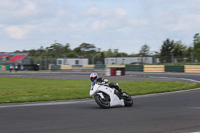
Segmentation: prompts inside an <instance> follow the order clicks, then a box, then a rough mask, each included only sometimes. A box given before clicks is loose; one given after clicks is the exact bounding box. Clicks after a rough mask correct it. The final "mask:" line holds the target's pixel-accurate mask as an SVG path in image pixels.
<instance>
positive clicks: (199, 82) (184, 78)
mask: <svg viewBox="0 0 200 133" xmlns="http://www.w3.org/2000/svg"><path fill="white" fill-rule="evenodd" d="M179 79H182V80H188V81H192V82H197V83H200V81H198V80H193V79H187V78H179Z"/></svg>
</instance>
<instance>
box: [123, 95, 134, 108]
mask: <svg viewBox="0 0 200 133" xmlns="http://www.w3.org/2000/svg"><path fill="white" fill-rule="evenodd" d="M122 99H124V104H125V106H126V107H130V106H132V105H133V99H132V97H131V96H130V95H128V94H127V93H126V92H123V94H122Z"/></svg>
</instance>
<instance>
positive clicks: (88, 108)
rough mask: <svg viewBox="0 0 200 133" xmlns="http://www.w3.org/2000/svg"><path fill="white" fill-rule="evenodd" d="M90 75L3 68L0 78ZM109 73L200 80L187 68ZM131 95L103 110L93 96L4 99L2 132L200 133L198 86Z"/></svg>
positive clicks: (130, 77) (0, 113) (131, 77)
mask: <svg viewBox="0 0 200 133" xmlns="http://www.w3.org/2000/svg"><path fill="white" fill-rule="evenodd" d="M88 75H89V73H81V72H76V73H48V72H38V73H32V72H18V73H8V72H3V73H0V77H24V78H58V79H59V78H62V79H66V78H69V77H70V79H85V80H87V79H88ZM100 75H102V76H104V75H103V73H100ZM108 78H109V79H110V80H159V81H160V80H164V81H165V80H167V81H185V82H199V74H183V73H127V75H126V76H120V77H108ZM183 78H184V79H183ZM133 99H134V106H132V107H115V108H111V109H101V108H100V107H98V105H97V104H96V103H95V102H94V100H93V99H86V100H75V101H70V100H68V101H57V102H56V101H55V102H38V103H22V104H1V105H0V133H90V132H95V133H122V132H123V133H197V132H198V133H200V102H199V101H200V89H196V90H190V91H181V92H172V93H164V94H155V95H146V96H134V97H133Z"/></svg>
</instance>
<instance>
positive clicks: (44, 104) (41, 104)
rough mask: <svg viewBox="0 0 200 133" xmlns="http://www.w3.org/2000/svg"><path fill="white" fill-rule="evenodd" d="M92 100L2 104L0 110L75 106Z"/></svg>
mask: <svg viewBox="0 0 200 133" xmlns="http://www.w3.org/2000/svg"><path fill="white" fill-rule="evenodd" d="M90 101H92V100H89V99H84V100H74V101H72V100H70V101H52V102H41V103H40V102H34V103H19V104H3V105H0V108H13V107H32V106H48V105H66V104H76V103H83V102H90Z"/></svg>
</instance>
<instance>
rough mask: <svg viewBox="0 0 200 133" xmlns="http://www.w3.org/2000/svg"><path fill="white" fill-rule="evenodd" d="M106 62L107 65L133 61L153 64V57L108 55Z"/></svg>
mask: <svg viewBox="0 0 200 133" xmlns="http://www.w3.org/2000/svg"><path fill="white" fill-rule="evenodd" d="M104 62H105V65H123V64H131V63H135V64H137V63H140V64H143V63H145V64H152V63H153V57H106V58H105V59H104Z"/></svg>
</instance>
